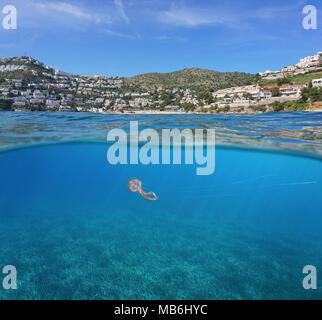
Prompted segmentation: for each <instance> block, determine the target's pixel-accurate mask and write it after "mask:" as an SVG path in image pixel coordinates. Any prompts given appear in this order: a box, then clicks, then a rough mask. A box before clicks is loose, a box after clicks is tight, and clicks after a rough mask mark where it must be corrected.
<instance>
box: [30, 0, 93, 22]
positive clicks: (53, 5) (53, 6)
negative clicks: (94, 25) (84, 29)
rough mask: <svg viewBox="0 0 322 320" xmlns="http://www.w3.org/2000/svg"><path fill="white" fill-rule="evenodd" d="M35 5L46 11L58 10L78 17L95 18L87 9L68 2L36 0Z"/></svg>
mask: <svg viewBox="0 0 322 320" xmlns="http://www.w3.org/2000/svg"><path fill="white" fill-rule="evenodd" d="M34 6H36V7H37V8H39V9H41V10H43V11H46V12H50V11H51V12H52V13H53V12H58V13H62V14H66V15H70V16H72V17H75V18H78V19H85V20H93V19H94V17H93V16H92V15H91V14H90V13H88V12H87V11H86V10H85V9H83V8H81V7H78V6H75V5H72V4H69V3H66V2H46V3H44V2H34Z"/></svg>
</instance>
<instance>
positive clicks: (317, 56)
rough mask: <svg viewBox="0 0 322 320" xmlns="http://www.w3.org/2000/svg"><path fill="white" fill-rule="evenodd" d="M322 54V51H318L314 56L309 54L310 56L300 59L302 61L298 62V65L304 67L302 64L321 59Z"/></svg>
mask: <svg viewBox="0 0 322 320" xmlns="http://www.w3.org/2000/svg"><path fill="white" fill-rule="evenodd" d="M321 56H322V52H318V53H317V54H315V55H314V56H308V57H305V58H302V59H300V62H299V63H298V64H297V66H298V67H302V66H305V65H306V64H307V63H309V62H317V61H320V60H322V59H321Z"/></svg>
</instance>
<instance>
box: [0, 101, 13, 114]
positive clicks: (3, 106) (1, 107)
mask: <svg viewBox="0 0 322 320" xmlns="http://www.w3.org/2000/svg"><path fill="white" fill-rule="evenodd" d="M11 106H12V100H0V111H10V110H11Z"/></svg>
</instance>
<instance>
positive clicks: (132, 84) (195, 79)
mask: <svg viewBox="0 0 322 320" xmlns="http://www.w3.org/2000/svg"><path fill="white" fill-rule="evenodd" d="M255 80H256V76H255V75H253V74H249V73H242V72H218V71H212V70H207V69H198V68H192V69H184V70H181V71H176V72H170V73H147V74H142V75H138V76H135V77H131V78H128V79H126V80H125V86H126V87H127V89H130V90H131V91H151V90H157V89H162V90H165V89H174V88H180V89H191V90H193V91H213V90H218V89H223V88H228V87H234V86H241V85H247V84H251V83H253V82H254V81H255Z"/></svg>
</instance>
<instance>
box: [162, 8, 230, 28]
mask: <svg viewBox="0 0 322 320" xmlns="http://www.w3.org/2000/svg"><path fill="white" fill-rule="evenodd" d="M159 20H160V21H161V22H163V23H167V24H173V25H177V26H187V27H196V26H199V25H207V24H223V23H227V22H228V20H227V19H226V18H224V17H222V16H218V15H215V14H212V13H209V11H207V10H200V9H199V10H198V9H194V8H186V7H185V8H179V7H175V6H171V8H170V9H169V10H166V11H161V12H160V13H159Z"/></svg>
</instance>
